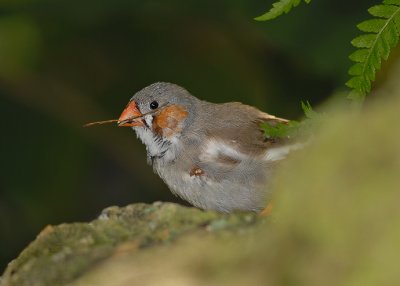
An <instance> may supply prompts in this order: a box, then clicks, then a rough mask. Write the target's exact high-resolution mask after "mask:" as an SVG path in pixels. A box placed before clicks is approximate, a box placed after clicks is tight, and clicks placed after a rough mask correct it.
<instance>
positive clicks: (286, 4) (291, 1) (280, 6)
mask: <svg viewBox="0 0 400 286" xmlns="http://www.w3.org/2000/svg"><path fill="white" fill-rule="evenodd" d="M300 2H302V1H301V0H279V1H278V2H275V3H274V4H272V8H271V10H269V11H268V12H266V13H265V14H263V15H261V16H258V17H256V18H254V20H257V21H268V20H272V19H275V18H277V17H279V16H280V15H282V14H283V13H288V12H289V11H290V10H292V8H294V7H296V6H298V5H299V4H300ZM304 2H306V3H307V4H309V3H310V2H311V0H304Z"/></svg>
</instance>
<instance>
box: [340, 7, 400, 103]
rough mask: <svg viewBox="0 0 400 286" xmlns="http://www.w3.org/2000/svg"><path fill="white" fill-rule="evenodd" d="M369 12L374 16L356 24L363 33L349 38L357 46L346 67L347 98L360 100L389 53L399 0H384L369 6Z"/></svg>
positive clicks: (399, 17)
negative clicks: (347, 76)
mask: <svg viewBox="0 0 400 286" xmlns="http://www.w3.org/2000/svg"><path fill="white" fill-rule="evenodd" d="M368 12H369V13H370V14H371V15H372V16H374V17H375V18H373V19H370V20H367V21H364V22H362V23H360V24H358V25H357V27H358V28H359V29H360V30H361V31H362V32H365V33H366V34H363V35H361V36H358V37H356V38H355V39H353V41H352V42H351V43H352V45H353V46H354V47H356V48H358V49H357V50H356V51H355V52H354V53H352V54H351V55H350V59H351V60H352V61H354V62H356V63H355V64H354V65H353V66H352V67H351V68H350V69H349V74H350V75H351V76H352V78H351V79H350V80H349V81H348V82H347V83H346V85H347V86H348V87H350V88H352V91H351V92H350V94H349V98H351V99H354V100H357V101H362V100H363V99H364V98H365V95H366V94H367V93H368V92H370V91H371V83H372V82H373V81H374V80H375V74H376V71H377V70H378V69H379V68H380V67H381V61H382V59H384V60H386V59H387V58H388V57H389V53H390V50H391V48H393V47H394V46H396V45H397V43H398V40H399V36H400V0H384V1H383V3H382V4H381V5H376V6H373V7H371V8H369V9H368Z"/></svg>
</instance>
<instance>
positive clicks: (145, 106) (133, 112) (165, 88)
mask: <svg viewBox="0 0 400 286" xmlns="http://www.w3.org/2000/svg"><path fill="white" fill-rule="evenodd" d="M197 102H199V100H198V99H197V98H196V97H194V96H192V95H191V94H190V93H189V92H188V91H187V90H186V89H184V88H182V87H180V86H178V85H176V84H172V83H166V82H157V83H153V84H151V85H149V86H147V87H145V88H143V89H142V90H140V91H138V92H137V93H136V94H135V95H134V96H133V97H132V98H131V99H130V101H129V103H128V105H127V106H126V108H125V110H124V111H123V112H122V114H121V116H120V118H119V121H118V124H119V126H131V127H134V129H135V130H136V131H142V129H149V130H150V131H152V132H153V133H157V132H158V135H165V134H166V132H161V131H162V130H161V129H160V128H163V127H168V129H171V128H172V125H174V124H176V125H178V123H179V128H178V127H177V126H175V127H176V130H178V129H179V130H180V131H182V129H183V128H184V127H185V126H187V124H188V123H189V122H190V121H191V120H192V118H193V115H194V114H195V113H196V111H195V109H196V108H195V106H196V103H197ZM178 121H179V122H178ZM167 124H169V126H167Z"/></svg>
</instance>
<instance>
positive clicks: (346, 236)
mask: <svg viewBox="0 0 400 286" xmlns="http://www.w3.org/2000/svg"><path fill="white" fill-rule="evenodd" d="M396 86H397V88H395V89H394V91H392V93H394V94H395V95H396V96H393V97H385V98H383V99H382V100H379V101H376V102H373V103H372V104H370V106H367V108H366V109H365V110H363V111H362V112H361V113H359V114H354V113H347V114H346V113H333V115H332V116H331V118H329V119H328V120H327V121H326V122H324V123H323V125H322V129H321V131H320V132H319V134H317V135H316V137H315V138H314V140H313V141H312V143H311V144H310V145H308V147H306V148H305V149H304V150H301V151H299V152H297V153H296V154H294V155H293V156H291V157H290V158H289V159H288V160H286V161H285V162H284V163H283V164H282V165H281V166H280V167H279V169H278V170H277V174H276V176H275V180H274V183H273V186H274V192H275V197H274V198H273V203H274V211H273V214H272V216H271V217H267V218H260V217H258V216H257V215H255V214H232V215H222V214H218V213H215V212H204V211H201V210H197V209H194V208H187V207H182V206H178V205H174V204H161V203H156V204H153V205H144V204H137V205H132V206H128V207H126V208H115V207H114V208H110V209H108V210H106V211H105V212H104V213H103V215H102V216H101V217H100V218H99V219H98V220H95V221H93V222H91V223H76V224H66V225H60V226H54V227H48V228H46V229H45V230H44V231H43V232H42V233H41V234H39V236H38V238H37V239H36V240H35V241H34V242H33V243H32V244H31V245H30V246H28V247H27V248H26V249H25V250H24V251H23V252H22V253H21V255H20V256H19V257H18V258H17V259H16V260H15V261H13V262H11V263H10V265H9V267H8V268H7V270H6V272H5V273H4V275H3V280H2V282H1V283H0V285H1V286H8V285H18V286H20V285H22V286H23V285H69V286H81V285H85V286H86V285H96V286H102V285H107V286H125V285H253V284H255V285H296V286H297V285H400V274H399V267H398V254H399V253H400V243H399V242H400V211H399V206H398V205H399V202H400V131H399V130H400V127H398V126H397V121H398V119H399V118H400V87H399V85H398V84H397V85H396Z"/></svg>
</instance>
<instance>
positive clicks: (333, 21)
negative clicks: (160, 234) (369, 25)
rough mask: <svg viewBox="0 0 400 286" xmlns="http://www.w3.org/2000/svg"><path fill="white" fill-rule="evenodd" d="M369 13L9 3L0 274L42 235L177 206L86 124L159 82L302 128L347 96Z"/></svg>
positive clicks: (261, 4) (193, 4)
mask: <svg viewBox="0 0 400 286" xmlns="http://www.w3.org/2000/svg"><path fill="white" fill-rule="evenodd" d="M374 3H376V4H377V3H378V1H346V0H340V1H339V0H325V1H322V0H314V1H312V3H311V4H310V5H304V4H302V5H300V6H299V7H298V8H296V9H295V10H294V11H292V12H291V13H290V14H288V15H284V16H283V17H281V18H279V19H276V20H274V21H271V22H257V21H254V20H253V18H254V17H255V16H258V15H260V14H262V13H263V12H265V11H266V10H268V9H269V8H270V5H271V4H272V1H255V0H254V1H244V0H241V1H239V0H235V1H233V0H229V1H228V0H225V1H215V0H213V1H211V0H208V1H205V0H203V1H188V0H181V1H178V0H175V1H160V0H159V1H151V0H150V1H148V0H146V1H132V0H120V1H99V0H86V1H71V0H68V1H67V0H58V1H54V0H36V1H34V0H31V1H29V0H25V1H24V0H8V1H5V0H3V1H1V3H0V116H1V121H0V124H1V146H0V155H1V156H0V158H1V170H0V271H1V269H3V268H4V267H5V266H6V263H7V262H8V261H10V260H11V259H12V258H15V257H16V256H17V255H18V253H19V252H20V251H21V250H22V249H23V247H24V246H26V245H27V243H29V242H30V241H31V240H33V239H34V238H35V236H36V235H37V233H38V232H39V231H40V230H41V229H42V228H43V227H45V226H46V225H47V224H60V223H63V222H73V221H87V220H91V219H93V218H95V217H96V216H97V215H98V214H99V212H100V211H101V210H102V209H103V208H105V207H107V206H111V205H126V204H128V203H134V202H153V201H156V200H164V201H174V200H176V198H174V197H173V196H172V195H171V194H170V192H169V191H168V189H167V188H166V186H165V185H163V183H162V182H161V180H160V179H159V178H158V177H157V176H156V175H154V174H153V173H152V169H151V167H149V166H147V165H146V159H145V150H144V147H143V146H141V145H140V143H139V142H138V141H137V140H136V138H135V137H136V136H135V134H134V133H133V132H132V131H131V130H129V129H127V128H116V127H115V125H110V126H106V125H104V126H97V127H92V128H82V124H84V123H86V122H90V121H97V120H104V119H112V118H118V116H119V114H120V113H121V111H122V109H123V108H124V106H125V105H126V103H127V101H128V100H129V98H130V97H131V96H132V95H133V94H134V93H135V92H136V91H138V90H139V89H141V88H143V87H144V86H146V85H148V84H150V83H153V82H155V81H169V82H174V83H177V84H180V85H182V86H184V87H186V88H187V89H188V90H189V91H191V92H192V94H194V95H196V96H197V97H200V98H202V99H206V100H209V101H214V102H224V101H242V102H244V103H247V104H251V105H255V106H258V107H259V108H260V109H262V110H264V111H267V112H269V113H272V114H275V115H278V116H280V117H286V118H290V119H296V118H298V117H299V116H301V109H300V101H301V100H308V101H310V102H311V103H312V105H314V106H315V105H317V104H318V103H320V102H322V101H323V100H324V99H325V98H327V97H329V96H330V95H331V94H332V93H333V92H335V91H338V90H340V89H343V88H344V82H345V81H346V80H347V69H348V67H349V66H350V61H349V60H348V55H349V54H350V52H351V51H352V50H353V48H352V47H351V45H350V43H349V42H350V40H351V39H352V38H353V37H355V36H356V35H357V34H358V32H357V29H356V28H355V25H356V24H357V23H359V22H360V21H362V20H363V19H366V18H368V14H367V12H366V10H367V8H368V7H369V6H371V5H372V4H374Z"/></svg>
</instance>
